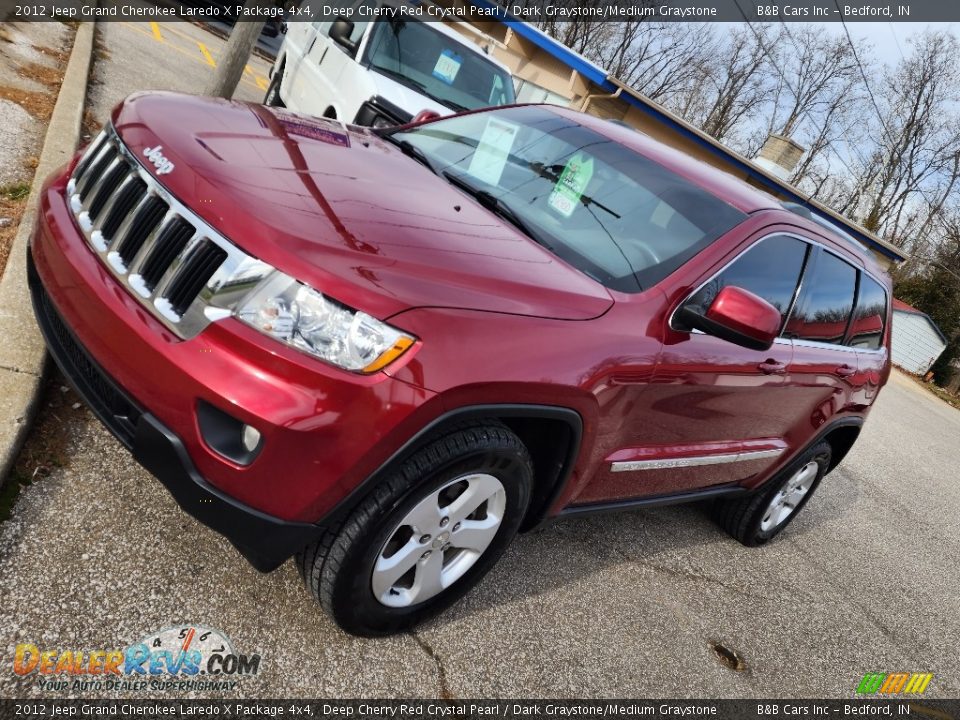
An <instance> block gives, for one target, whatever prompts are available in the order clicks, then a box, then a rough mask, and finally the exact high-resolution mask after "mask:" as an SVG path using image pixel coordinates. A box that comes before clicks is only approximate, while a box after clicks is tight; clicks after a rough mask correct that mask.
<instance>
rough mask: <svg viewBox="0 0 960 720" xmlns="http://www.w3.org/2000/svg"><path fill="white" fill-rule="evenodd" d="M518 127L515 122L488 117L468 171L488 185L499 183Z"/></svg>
mask: <svg viewBox="0 0 960 720" xmlns="http://www.w3.org/2000/svg"><path fill="white" fill-rule="evenodd" d="M518 129H519V128H518V127H517V126H516V125H514V124H513V123H508V122H505V121H503V120H500V119H499V118H497V117H490V118H488V119H487V126H486V127H485V128H484V129H483V135H481V136H480V142H478V143H477V149H476V150H474V151H473V157H472V158H470V167H469V168H467V172H468V173H469V174H470V175H472V176H473V177H475V178H477V179H478V180H482V181H483V182H485V183H487V184H488V185H498V184H499V183H500V176H501V175H503V169H504V168H505V167H506V165H507V158H508V157H509V156H510V149H511V148H512V147H513V140H514V138H516V136H517V130H518Z"/></svg>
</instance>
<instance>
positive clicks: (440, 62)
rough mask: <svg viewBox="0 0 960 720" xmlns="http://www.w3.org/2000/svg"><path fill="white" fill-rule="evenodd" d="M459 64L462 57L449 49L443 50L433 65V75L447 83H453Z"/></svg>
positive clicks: (461, 63)
mask: <svg viewBox="0 0 960 720" xmlns="http://www.w3.org/2000/svg"><path fill="white" fill-rule="evenodd" d="M461 65H463V59H462V58H461V57H460V56H458V55H456V54H455V53H453V52H451V51H450V50H444V51H443V52H442V53H440V57H439V58H437V64H436V65H434V67H433V76H434V77H435V78H439V79H440V80H443V82H445V83H446V84H447V85H453V81H454V80H456V78H457V73H458V72H460V66H461Z"/></svg>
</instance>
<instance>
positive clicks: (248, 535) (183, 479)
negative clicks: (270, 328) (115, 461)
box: [133, 414, 321, 572]
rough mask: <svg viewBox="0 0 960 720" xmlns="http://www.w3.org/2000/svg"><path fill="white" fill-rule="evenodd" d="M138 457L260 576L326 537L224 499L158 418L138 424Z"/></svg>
mask: <svg viewBox="0 0 960 720" xmlns="http://www.w3.org/2000/svg"><path fill="white" fill-rule="evenodd" d="M133 457H134V458H135V459H136V461H137V462H138V463H140V464H141V465H143V467H145V468H146V469H147V470H148V471H149V472H150V473H152V474H153V475H155V476H156V477H157V479H159V480H160V482H162V483H163V484H164V485H165V486H166V488H167V490H169V491H170V494H171V495H173V497H174V499H175V500H176V501H177V503H178V504H179V505H180V507H181V508H183V509H184V510H186V511H187V512H188V513H190V514H191V515H193V517H195V518H196V519H197V520H199V521H200V522H202V523H203V524H204V525H206V526H207V527H209V528H211V529H213V530H216V531H217V532H218V533H220V534H221V535H223V536H224V537H226V538H227V539H228V540H229V541H230V542H232V543H233V545H234V546H235V547H236V548H237V550H239V551H240V553H241V554H242V555H243V556H244V557H245V558H246V559H247V560H248V561H250V564H251V565H253V566H254V567H255V568H256V569H257V570H259V571H260V572H270V571H271V570H275V569H276V568H277V567H279V566H280V565H282V564H283V562H284V561H285V560H286V559H287V558H289V557H290V556H291V555H293V554H294V553H295V552H297V551H298V550H300V549H302V548H303V547H305V546H306V545H308V544H310V543H311V542H313V541H314V540H316V539H317V536H318V535H319V533H320V532H321V528H320V527H319V526H317V525H312V524H310V523H297V522H290V521H288V520H280V519H279V518H275V517H273V516H271V515H267V514H265V513H262V512H260V511H258V510H254V509H253V508H250V507H247V506H245V505H242V504H240V503H238V502H237V501H235V500H234V499H232V498H230V497H228V496H227V495H224V494H223V493H222V492H220V491H219V490H217V489H216V488H215V487H213V486H212V485H210V483H208V482H207V481H206V480H204V479H203V478H202V477H201V476H200V474H199V473H198V472H197V471H196V469H194V467H193V463H192V462H191V460H190V457H189V456H188V455H187V451H186V448H184V447H183V443H182V442H181V441H180V438H178V437H177V436H176V435H174V434H173V433H172V432H170V430H168V429H167V428H165V427H164V426H163V425H161V424H160V422H159V421H158V420H157V419H156V418H155V417H153V416H152V415H149V414H144V415H142V416H141V417H140V421H139V422H138V423H137V433H136V435H135V437H134V441H133Z"/></svg>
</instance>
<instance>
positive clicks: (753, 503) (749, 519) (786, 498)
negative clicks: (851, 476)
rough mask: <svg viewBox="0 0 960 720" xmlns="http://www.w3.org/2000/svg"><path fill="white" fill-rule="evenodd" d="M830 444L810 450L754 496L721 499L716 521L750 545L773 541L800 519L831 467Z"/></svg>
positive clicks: (716, 511) (821, 444)
mask: <svg viewBox="0 0 960 720" xmlns="http://www.w3.org/2000/svg"><path fill="white" fill-rule="evenodd" d="M830 457H831V448H830V443H828V442H821V443H818V444H817V445H815V446H814V447H812V448H810V449H809V450H807V451H806V452H805V453H803V454H802V455H801V456H800V457H799V458H797V459H796V460H795V461H794V462H793V463H791V464H790V465H789V466H788V467H787V468H785V469H784V470H783V471H782V472H781V473H780V474H779V475H777V476H776V477H775V478H774V479H773V480H771V481H770V482H769V483H767V487H766V488H764V489H763V490H761V491H760V492H759V493H756V494H755V495H751V496H749V497H746V498H742V499H739V500H721V501H718V502H717V503H716V505H715V506H714V517H715V518H716V520H717V522H718V523H719V524H720V525H721V526H722V527H723V528H724V529H725V530H726V531H727V532H729V533H730V534H731V535H732V536H733V537H734V538H736V539H737V540H739V541H740V542H742V543H743V544H744V545H747V546H751V547H752V546H756V545H763V544H764V543H767V542H769V541H770V540H772V539H773V538H774V537H776V535H777V534H778V533H780V531H782V530H783V529H784V528H785V527H786V526H787V525H789V524H790V522H791V521H792V520H793V519H794V518H795V517H796V516H797V513H799V512H800V511H801V510H802V509H803V506H804V505H806V504H807V502H808V501H809V500H810V498H811V496H812V495H813V493H814V491H815V490H816V489H817V487H818V486H819V485H820V481H821V480H822V479H823V476H824V475H826V474H827V469H828V468H829V467H830Z"/></svg>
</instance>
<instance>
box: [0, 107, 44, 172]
mask: <svg viewBox="0 0 960 720" xmlns="http://www.w3.org/2000/svg"><path fill="white" fill-rule="evenodd" d="M0 128H3V132H2V133H0V187H2V186H4V185H10V184H12V183H16V182H29V180H30V178H31V177H32V176H33V171H32V170H29V169H28V168H26V167H24V164H23V161H24V159H25V157H27V156H28V155H33V154H35V153H36V152H37V149H38V147H39V144H40V141H41V140H42V138H41V137H40V133H41V131H42V128H41V127H38V123H37V122H36V120H34V119H33V117H31V115H30V113H28V112H27V111H26V110H24V109H23V108H22V107H20V106H19V105H17V104H16V103H14V102H11V101H9V100H0Z"/></svg>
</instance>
